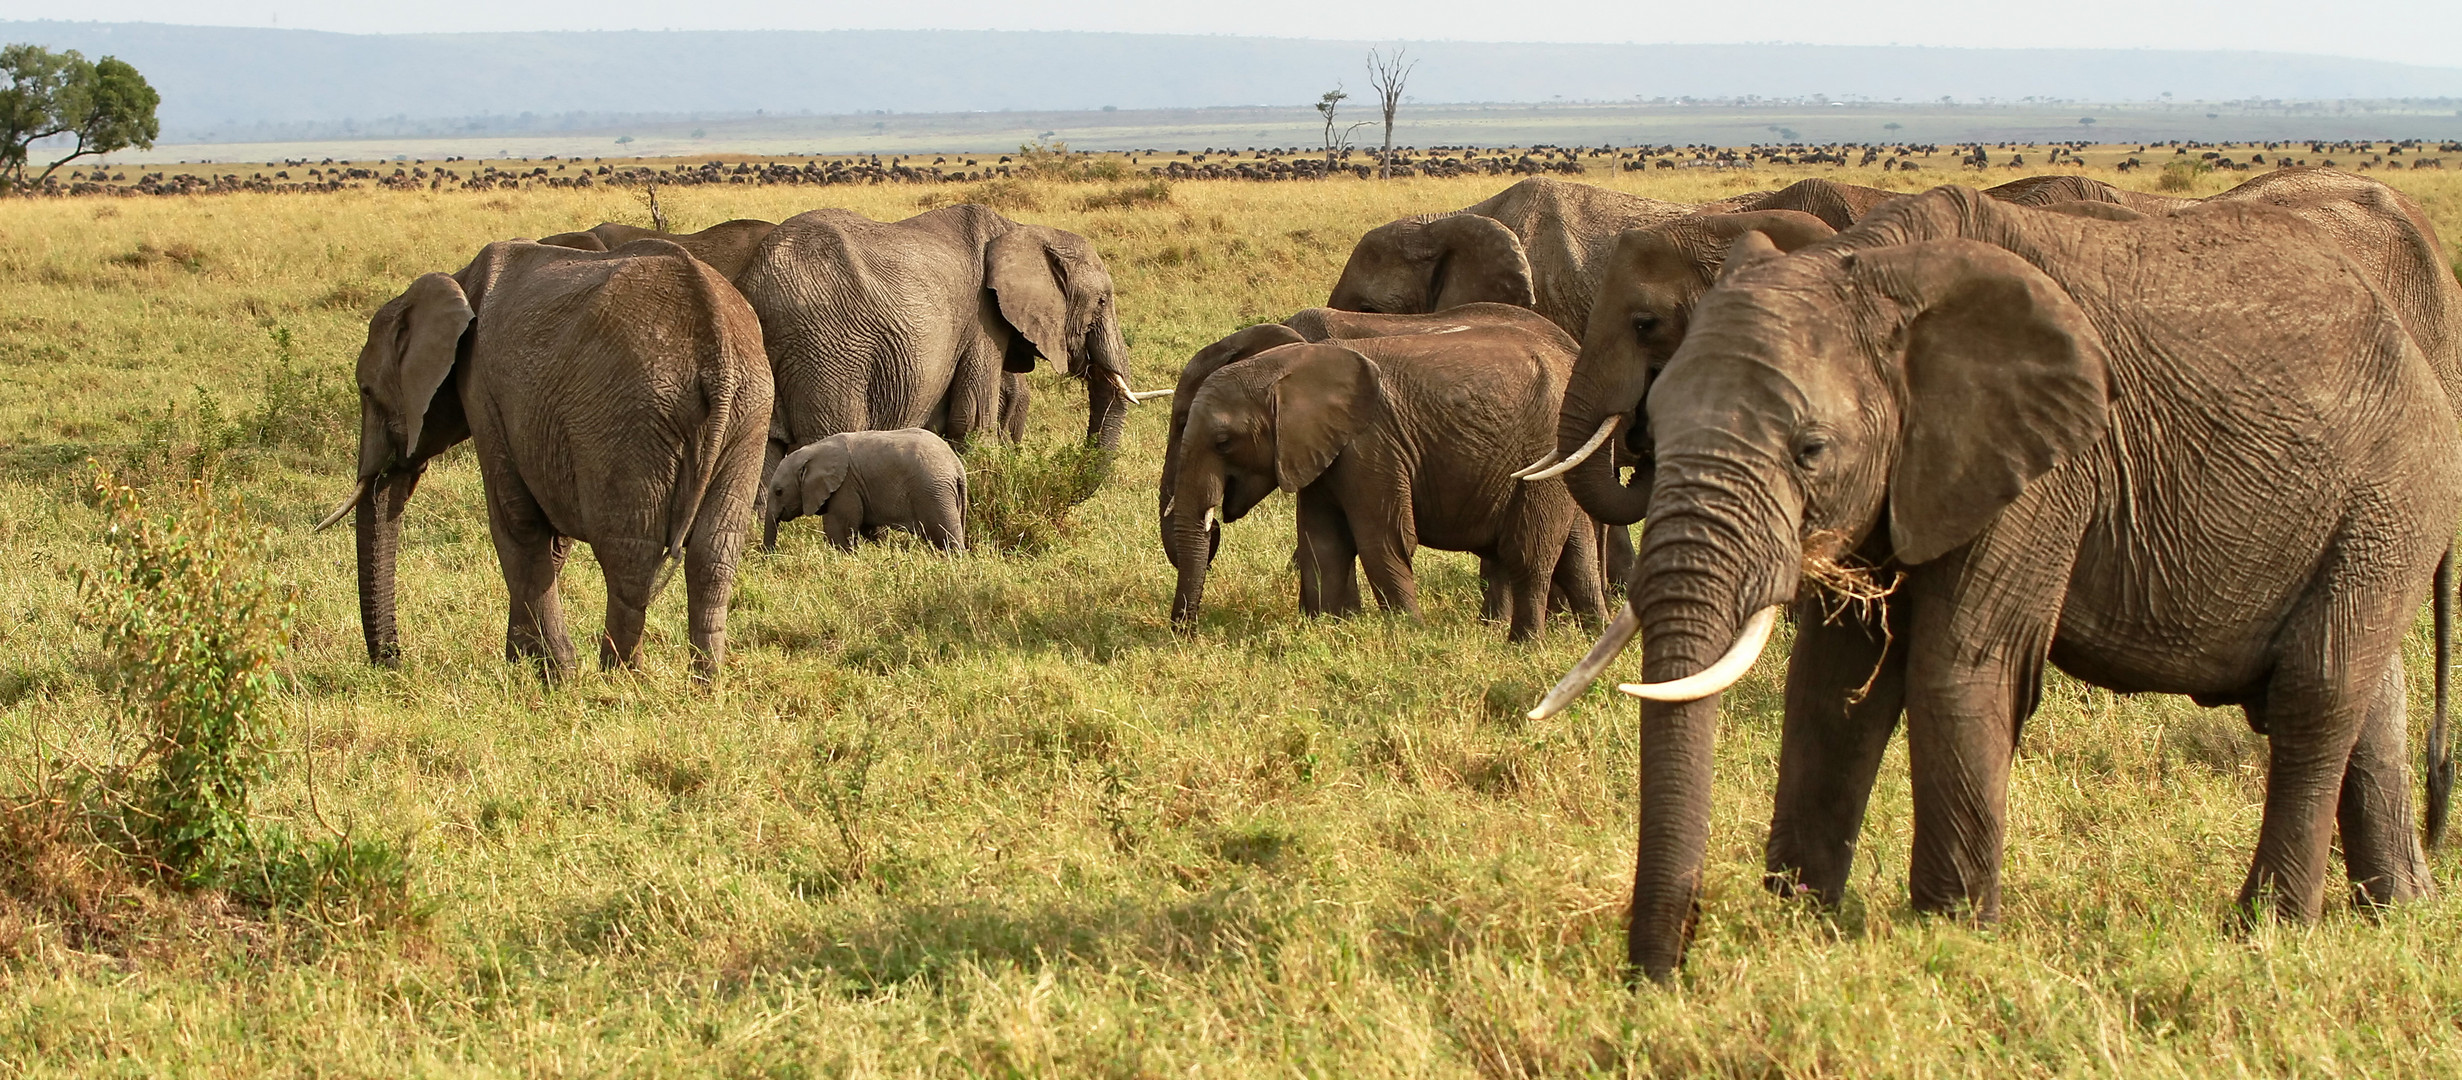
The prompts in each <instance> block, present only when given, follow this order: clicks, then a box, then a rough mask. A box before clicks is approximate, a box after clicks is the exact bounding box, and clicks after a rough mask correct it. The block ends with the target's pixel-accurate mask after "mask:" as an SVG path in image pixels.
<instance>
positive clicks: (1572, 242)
mask: <svg viewBox="0 0 2462 1080" xmlns="http://www.w3.org/2000/svg"><path fill="white" fill-rule="evenodd" d="M1763 194H1766V193H1765V192H1755V193H1753V194H1752V195H1746V196H1738V197H1737V198H1736V199H1735V200H1729V201H1728V202H1729V203H1734V202H1737V201H1739V200H1744V199H1750V198H1754V197H1758V196H1760V195H1763ZM1727 205H1728V204H1727V203H1714V204H1710V206H1709V207H1708V209H1723V208H1725V207H1726V206H1727ZM1703 209H1705V208H1704V207H1701V206H1695V205H1692V204H1690V203H1673V202H1662V201H1660V200H1657V199H1649V198H1643V197H1642V196H1639V195H1628V194H1626V193H1624V192H1621V191H1614V190H1610V189H1608V188H1602V187H1594V186H1591V185H1589V184H1577V183H1573V182H1571V181H1566V180H1556V179H1551V178H1549V177H1544V176H1534V177H1531V178H1530V179H1527V180H1523V181H1521V182H1519V183H1516V184H1514V185H1513V186H1512V187H1509V188H1506V189H1504V190H1503V191H1500V192H1497V193H1496V194H1495V195H1494V196H1493V197H1491V198H1489V199H1487V200H1485V201H1482V202H1478V203H1474V204H1472V205H1470V206H1465V207H1463V208H1462V209H1460V210H1457V211H1454V212H1452V213H1449V214H1422V215H1419V216H1417V217H1407V218H1403V219H1402V220H1400V221H1396V222H1392V223H1389V224H1385V225H1380V226H1377V227H1376V228H1374V229H1370V230H1368V232H1367V234H1366V235H1364V236H1362V237H1360V238H1359V243H1358V244H1357V245H1356V246H1354V247H1353V248H1352V249H1351V257H1350V260H1349V261H1348V262H1346V263H1344V264H1343V267H1342V277H1341V278H1340V279H1339V280H1337V281H1335V282H1334V290H1333V294H1332V296H1330V297H1329V298H1327V300H1326V301H1325V306H1326V307H1330V308H1340V309H1344V310H1348V311H1367V312H1381V313H1384V314H1388V315H1413V314H1426V313H1429V312H1437V311H1443V310H1445V309H1446V308H1449V307H1455V306H1457V305H1461V304H1468V303H1481V302H1485V303H1497V304H1516V305H1519V306H1522V307H1527V308H1531V309H1533V310H1535V311H1537V312H1538V313H1539V314H1541V315H1543V316H1546V317H1547V319H1548V321H1550V322H1553V323H1555V324H1556V325H1557V326H1560V327H1563V328H1564V331H1565V333H1568V334H1572V335H1574V336H1575V337H1579V336H1580V335H1581V332H1582V328H1583V327H1585V326H1587V325H1588V324H1589V321H1590V299H1591V297H1592V296H1594V295H1596V294H1597V292H1598V272H1597V269H1596V264H1597V263H1598V261H1599V259H1600V257H1601V256H1603V255H1605V254H1606V253H1607V250H1608V248H1609V246H1610V245H1612V244H1614V242H1615V238H1616V234H1618V233H1621V232H1623V231H1624V230H1626V229H1635V228H1640V227H1642V226H1645V225H1653V224H1657V223H1658V222H1662V221H1666V220H1669V219H1671V218H1678V217H1682V216H1684V215H1687V214H1692V213H1696V212H1699V211H1701V210H1703Z"/></svg>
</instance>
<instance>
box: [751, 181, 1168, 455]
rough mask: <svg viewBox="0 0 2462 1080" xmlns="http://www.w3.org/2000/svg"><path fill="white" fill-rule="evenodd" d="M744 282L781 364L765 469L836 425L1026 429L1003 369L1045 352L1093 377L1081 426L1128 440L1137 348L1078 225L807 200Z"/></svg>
mask: <svg viewBox="0 0 2462 1080" xmlns="http://www.w3.org/2000/svg"><path fill="white" fill-rule="evenodd" d="M736 284H737V286H738V287H739V288H741V289H742V290H743V293H744V298H745V299H746V300H749V301H751V303H752V306H753V309H754V310H756V311H758V312H760V314H761V330H762V333H763V334H764V335H765V339H766V341H767V343H768V346H769V357H770V365H771V368H772V369H773V370H774V371H775V372H776V374H777V380H778V382H777V386H778V403H777V418H776V423H775V424H774V425H773V427H772V430H771V432H770V442H769V456H768V461H769V464H770V466H771V467H772V468H775V466H776V463H777V460H778V459H779V458H781V457H783V456H785V454H786V451H787V448H789V447H794V446H802V445H804V444H805V443H809V442H813V441H815V440H819V439H824V438H827V437H829V436H831V435H835V434H837V433H839V432H842V431H865V430H895V429H898V428H909V427H920V428H927V429H930V430H931V431H933V432H936V433H938V434H939V435H940V436H941V437H942V438H944V439H947V440H949V441H950V442H951V443H952V444H956V445H964V444H965V442H966V441H967V440H968V439H969V438H971V437H972V436H973V435H974V434H975V433H976V432H979V431H986V430H997V429H1001V428H1004V427H1006V428H1010V429H1011V430H1012V431H1014V430H1016V429H1018V428H1022V426H1023V420H1024V415H1025V403H1024V400H1023V398H1022V396H1020V395H1021V394H1022V390H1023V386H1022V383H1013V382H1012V383H1008V384H1005V385H1004V380H1003V373H1004V372H1007V373H1022V372H1026V371H1031V370H1033V368H1034V366H1035V363H1036V361H1037V360H1038V359H1045V360H1054V361H1061V362H1065V363H1066V364H1067V366H1068V372H1069V374H1070V375H1073V376H1076V377H1078V378H1082V379H1084V380H1085V381H1086V386H1087V389H1088V394H1089V397H1088V401H1089V405H1088V413H1087V421H1086V439H1087V441H1088V442H1092V443H1096V444H1099V445H1101V446H1102V447H1104V448H1105V449H1111V448H1115V447H1117V446H1118V445H1119V440H1120V425H1121V422H1122V420H1123V419H1124V415H1125V409H1126V407H1127V405H1128V402H1129V399H1128V350H1127V348H1126V346H1125V345H1123V344H1122V343H1121V340H1120V321H1119V313H1118V312H1117V311H1116V310H1115V308H1114V305H1113V303H1112V286H1111V272H1110V271H1109V270H1108V269H1106V268H1105V267H1104V265H1103V259H1102V256H1101V255H1099V254H1097V253H1096V252H1095V250H1094V245H1093V244H1091V243H1088V242H1087V241H1086V239H1085V238H1084V237H1081V236H1078V235H1076V234H1074V233H1068V232H1063V231H1061V230H1059V229H1054V228H1049V227H1046V226H1041V225H1021V224H1018V223H1016V222H1013V221H1010V220H1009V219H1007V218H1004V217H1002V216H1000V215H999V214H997V213H995V212H993V211H992V210H991V209H989V208H987V207H982V206H975V205H971V204H967V205H959V206H948V207H942V208H940V209H938V210H933V211H929V212H927V213H922V214H917V215H915V216H914V217H910V218H907V219H905V220H903V221H896V222H880V221H874V220H872V219H870V218H867V217H864V216H863V215H861V214H857V213H854V212H852V211H848V210H836V209H828V210H814V211H811V212H809V213H803V214H798V215H796V216H794V217H792V218H788V219H787V220H786V221H785V222H782V223H781V224H779V226H778V227H777V228H776V229H775V230H773V231H772V232H771V233H770V234H769V236H768V238H767V239H765V240H763V241H762V243H761V247H760V249H759V251H757V252H756V253H755V254H754V256H753V260H752V265H751V267H750V268H748V269H747V270H745V272H744V273H743V275H742V276H741V277H739V278H738V279H737V281H736ZM1004 391H1005V392H1006V395H1007V396H1006V399H1005V400H1004Z"/></svg>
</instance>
